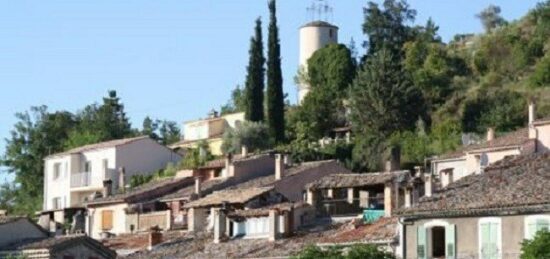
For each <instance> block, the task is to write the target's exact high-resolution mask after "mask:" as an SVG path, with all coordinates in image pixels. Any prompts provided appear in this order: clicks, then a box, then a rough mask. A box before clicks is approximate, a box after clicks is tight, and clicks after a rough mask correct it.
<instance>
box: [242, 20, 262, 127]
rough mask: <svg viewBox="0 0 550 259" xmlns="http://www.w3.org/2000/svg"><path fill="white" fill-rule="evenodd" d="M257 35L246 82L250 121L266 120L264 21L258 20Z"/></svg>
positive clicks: (251, 40)
mask: <svg viewBox="0 0 550 259" xmlns="http://www.w3.org/2000/svg"><path fill="white" fill-rule="evenodd" d="M254 31H255V35H254V37H252V38H251V39H250V51H249V61H248V67H247V75H246V82H245V99H246V110H245V117H246V119H247V120H249V121H263V120H264V77H265V75H264V73H265V68H264V63H265V58H264V47H263V40H262V21H261V20H260V18H258V19H257V20H256V27H255V29H254Z"/></svg>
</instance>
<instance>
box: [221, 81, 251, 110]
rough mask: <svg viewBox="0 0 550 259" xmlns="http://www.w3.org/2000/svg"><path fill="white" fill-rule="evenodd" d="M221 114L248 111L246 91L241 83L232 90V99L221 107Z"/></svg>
mask: <svg viewBox="0 0 550 259" xmlns="http://www.w3.org/2000/svg"><path fill="white" fill-rule="evenodd" d="M220 110H221V111H220V114H221V115H225V114H230V113H236V112H244V111H246V99H245V91H244V89H241V87H240V86H239V85H237V87H235V89H233V91H232V92H231V99H230V100H229V101H228V102H227V103H226V104H225V105H223V106H222V107H221V109H220Z"/></svg>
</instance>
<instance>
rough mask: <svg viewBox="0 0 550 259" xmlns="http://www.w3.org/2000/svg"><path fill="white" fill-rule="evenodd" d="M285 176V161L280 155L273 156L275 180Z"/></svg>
mask: <svg viewBox="0 0 550 259" xmlns="http://www.w3.org/2000/svg"><path fill="white" fill-rule="evenodd" d="M284 174H285V161H284V156H283V155H282V154H275V180H281V179H282V178H283V177H284Z"/></svg>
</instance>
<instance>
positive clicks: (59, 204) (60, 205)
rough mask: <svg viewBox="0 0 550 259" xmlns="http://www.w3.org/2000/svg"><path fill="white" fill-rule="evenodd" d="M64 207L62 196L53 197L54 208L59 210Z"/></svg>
mask: <svg viewBox="0 0 550 259" xmlns="http://www.w3.org/2000/svg"><path fill="white" fill-rule="evenodd" d="M61 208H63V202H62V200H61V197H55V198H53V199H52V209H54V210H58V209H61Z"/></svg>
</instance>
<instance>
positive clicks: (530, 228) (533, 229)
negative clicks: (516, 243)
mask: <svg viewBox="0 0 550 259" xmlns="http://www.w3.org/2000/svg"><path fill="white" fill-rule="evenodd" d="M536 233H537V221H536V220H533V219H529V221H528V222H527V238H528V239H532V238H533V237H535V234H536Z"/></svg>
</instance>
